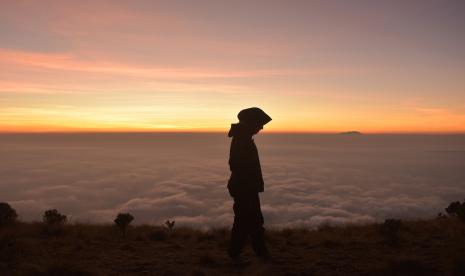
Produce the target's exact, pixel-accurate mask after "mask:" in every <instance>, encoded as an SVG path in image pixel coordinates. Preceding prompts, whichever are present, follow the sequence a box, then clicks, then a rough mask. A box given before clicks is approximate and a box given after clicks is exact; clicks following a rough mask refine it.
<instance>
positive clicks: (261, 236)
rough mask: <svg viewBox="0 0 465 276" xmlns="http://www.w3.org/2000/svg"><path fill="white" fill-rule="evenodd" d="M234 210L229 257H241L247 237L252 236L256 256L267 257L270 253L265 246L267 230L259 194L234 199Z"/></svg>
mask: <svg viewBox="0 0 465 276" xmlns="http://www.w3.org/2000/svg"><path fill="white" fill-rule="evenodd" d="M233 209H234V224H233V227H232V230H231V241H230V244H229V250H228V253H229V256H230V257H232V258H234V257H237V256H239V255H240V254H241V252H242V249H243V248H244V245H245V243H246V241H247V237H248V236H250V238H251V240H252V248H253V250H254V251H255V254H256V255H257V256H259V257H267V256H268V254H269V253H268V249H267V248H266V245H265V228H264V227H263V222H264V221H263V214H262V210H261V209H260V198H259V196H258V193H253V194H249V195H242V196H236V197H234V206H233Z"/></svg>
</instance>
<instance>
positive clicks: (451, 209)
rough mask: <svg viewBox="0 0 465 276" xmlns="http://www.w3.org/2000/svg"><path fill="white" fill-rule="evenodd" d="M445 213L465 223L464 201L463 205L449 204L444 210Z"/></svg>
mask: <svg viewBox="0 0 465 276" xmlns="http://www.w3.org/2000/svg"><path fill="white" fill-rule="evenodd" d="M446 212H447V214H449V216H451V217H457V218H459V219H460V220H462V221H464V222H465V201H464V202H463V203H460V202H459V201H455V202H452V203H450V204H449V206H448V207H447V208H446Z"/></svg>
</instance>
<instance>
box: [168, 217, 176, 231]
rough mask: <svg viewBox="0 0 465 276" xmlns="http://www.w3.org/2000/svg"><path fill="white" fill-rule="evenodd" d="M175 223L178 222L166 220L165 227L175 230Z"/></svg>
mask: <svg viewBox="0 0 465 276" xmlns="http://www.w3.org/2000/svg"><path fill="white" fill-rule="evenodd" d="M175 222H176V221H174V220H173V221H170V220H169V219H168V220H166V222H165V225H166V227H168V229H170V230H173V228H174V223H175Z"/></svg>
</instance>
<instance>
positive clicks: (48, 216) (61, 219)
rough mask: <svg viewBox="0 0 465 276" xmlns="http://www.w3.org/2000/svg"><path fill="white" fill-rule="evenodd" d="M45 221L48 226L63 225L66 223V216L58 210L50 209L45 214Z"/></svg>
mask: <svg viewBox="0 0 465 276" xmlns="http://www.w3.org/2000/svg"><path fill="white" fill-rule="evenodd" d="M43 221H44V223H46V224H48V225H63V224H64V223H65V222H66V216H65V215H62V214H60V213H59V212H58V211H57V209H50V210H46V211H45V212H44V215H43Z"/></svg>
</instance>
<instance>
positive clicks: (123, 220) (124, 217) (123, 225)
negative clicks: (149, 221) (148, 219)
mask: <svg viewBox="0 0 465 276" xmlns="http://www.w3.org/2000/svg"><path fill="white" fill-rule="evenodd" d="M133 220H134V217H133V216H132V215H131V214H129V213H119V214H118V215H117V216H116V218H115V225H116V227H118V229H119V230H120V231H121V233H122V234H123V236H125V235H126V231H127V228H128V226H129V224H130V223H131V221H133Z"/></svg>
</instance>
